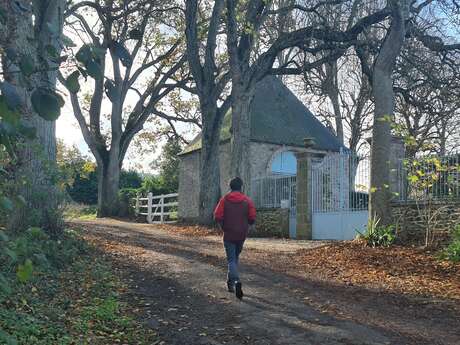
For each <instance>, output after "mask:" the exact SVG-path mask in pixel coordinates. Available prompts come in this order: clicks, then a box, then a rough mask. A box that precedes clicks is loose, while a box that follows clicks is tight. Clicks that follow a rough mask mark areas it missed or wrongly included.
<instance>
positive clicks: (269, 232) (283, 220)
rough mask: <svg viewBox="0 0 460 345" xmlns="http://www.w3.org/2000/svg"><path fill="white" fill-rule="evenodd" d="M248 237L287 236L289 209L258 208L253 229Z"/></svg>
mask: <svg viewBox="0 0 460 345" xmlns="http://www.w3.org/2000/svg"><path fill="white" fill-rule="evenodd" d="M249 237H278V238H289V209H283V208H269V209H258V210H257V220H256V226H255V230H253V231H250V232H249Z"/></svg>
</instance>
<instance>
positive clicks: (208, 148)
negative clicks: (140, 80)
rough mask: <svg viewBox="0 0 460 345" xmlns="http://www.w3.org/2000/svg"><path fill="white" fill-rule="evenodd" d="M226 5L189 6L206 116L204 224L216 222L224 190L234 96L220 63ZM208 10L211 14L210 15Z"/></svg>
mask: <svg viewBox="0 0 460 345" xmlns="http://www.w3.org/2000/svg"><path fill="white" fill-rule="evenodd" d="M224 5H225V0H216V1H213V2H212V1H211V2H206V1H205V2H204V5H203V6H204V7H205V8H204V11H201V10H200V11H199V2H198V1H197V0H187V1H186V10H185V22H186V30H185V35H186V39H187V59H188V63H189V67H190V71H191V73H192V75H193V78H194V81H195V84H196V94H197V95H198V98H199V100H200V110H201V117H202V120H201V122H202V131H201V153H200V195H199V218H200V222H201V223H203V224H210V223H211V222H212V219H213V211H214V207H215V205H216V204H217V202H218V201H219V197H220V194H221V191H220V172H219V166H220V164H219V144H220V130H221V127H222V120H223V118H224V115H225V113H226V112H227V111H228V109H229V106H230V98H228V97H226V95H225V87H226V85H227V83H228V82H229V79H230V78H229V77H230V74H229V73H228V71H227V69H226V66H225V61H224V63H219V60H222V59H220V58H219V51H218V49H217V41H218V37H219V36H220V35H221V29H222V26H221V24H222V19H223V18H222V13H223V10H224ZM199 13H200V14H203V16H204V18H201V17H199ZM209 13H211V14H210V16H209ZM206 14H208V16H209V17H206ZM204 23H209V24H204ZM203 36H205V39H204V42H202V37H203Z"/></svg>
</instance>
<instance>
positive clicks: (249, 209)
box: [214, 192, 256, 241]
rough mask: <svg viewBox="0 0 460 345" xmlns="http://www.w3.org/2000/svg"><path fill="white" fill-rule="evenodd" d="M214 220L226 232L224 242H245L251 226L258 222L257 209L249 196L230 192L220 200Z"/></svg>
mask: <svg viewBox="0 0 460 345" xmlns="http://www.w3.org/2000/svg"><path fill="white" fill-rule="evenodd" d="M214 218H215V220H216V221H217V222H219V224H220V225H221V226H222V229H223V230H224V241H244V240H245V239H246V237H247V235H248V229H249V224H254V222H255V220H256V208H255V207H254V203H253V202H252V200H251V199H250V198H249V197H248V196H246V195H244V194H243V193H241V192H230V193H228V194H227V195H225V196H224V197H223V198H222V199H220V201H219V203H218V204H217V207H216V209H215V210H214Z"/></svg>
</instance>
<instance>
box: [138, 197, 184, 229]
mask: <svg viewBox="0 0 460 345" xmlns="http://www.w3.org/2000/svg"><path fill="white" fill-rule="evenodd" d="M177 197H178V194H177V193H172V194H164V195H155V196H154V195H153V194H152V193H149V194H148V195H147V197H146V198H141V197H139V196H137V197H136V198H135V200H136V205H135V210H136V215H141V216H146V217H147V222H148V223H150V224H165V223H175V222H176V220H175V219H174V218H175V217H176V216H177V206H178V201H177Z"/></svg>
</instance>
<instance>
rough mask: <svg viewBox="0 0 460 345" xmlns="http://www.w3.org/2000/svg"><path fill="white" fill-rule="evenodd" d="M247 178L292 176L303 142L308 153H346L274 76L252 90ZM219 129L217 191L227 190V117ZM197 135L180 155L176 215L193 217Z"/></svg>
mask: <svg viewBox="0 0 460 345" xmlns="http://www.w3.org/2000/svg"><path fill="white" fill-rule="evenodd" d="M250 109H251V110H250V111H251V114H250V119H251V138H250V139H251V142H250V147H249V152H250V155H251V157H250V160H249V161H250V164H251V166H250V174H251V179H260V178H264V177H267V176H272V175H287V176H289V175H295V174H296V170H297V161H296V157H295V154H296V153H301V152H305V151H306V150H307V149H306V148H305V139H306V138H309V139H310V141H312V145H311V146H310V148H309V149H308V150H309V151H310V152H316V153H322V154H326V155H327V154H330V153H338V152H342V151H343V150H347V149H346V148H345V147H344V146H343V145H342V144H341V143H340V142H339V141H338V140H337V138H336V137H335V136H334V134H333V133H332V132H331V131H330V130H329V129H327V128H326V127H325V126H324V125H323V124H322V123H321V122H320V121H319V120H318V119H317V118H316V117H315V116H314V115H313V114H312V113H311V112H310V111H309V110H308V109H307V108H306V107H305V105H304V104H303V103H302V102H301V101H300V100H299V99H298V98H297V97H296V96H295V95H294V94H293V93H292V92H291V91H290V90H289V89H288V88H287V87H286V86H285V85H284V84H283V83H282V82H281V80H279V79H278V78H276V77H272V76H270V77H267V78H265V79H264V80H262V81H261V82H260V83H259V84H258V85H257V87H256V90H255V95H254V99H253V101H252V104H251V108H250ZM222 127H223V128H222V131H221V146H220V173H221V190H222V193H225V192H227V190H228V181H229V179H230V177H231V176H229V172H230V166H229V164H230V161H231V159H230V155H231V135H230V127H231V116H230V113H229V114H227V116H226V117H225V119H224V123H223V126H222ZM200 148H201V137H200V135H198V136H197V137H196V138H195V139H194V140H193V141H192V142H191V144H190V145H189V146H188V147H186V148H185V150H184V151H183V152H182V153H181V154H180V171H179V217H180V218H181V219H185V220H194V219H196V218H197V217H198V197H199V188H200V178H199V165H200Z"/></svg>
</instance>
